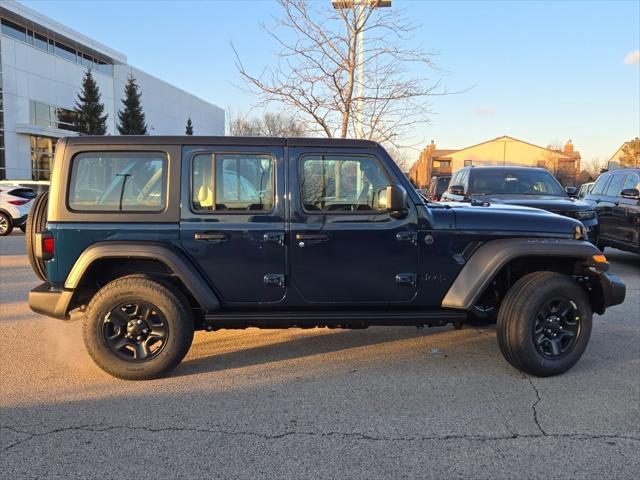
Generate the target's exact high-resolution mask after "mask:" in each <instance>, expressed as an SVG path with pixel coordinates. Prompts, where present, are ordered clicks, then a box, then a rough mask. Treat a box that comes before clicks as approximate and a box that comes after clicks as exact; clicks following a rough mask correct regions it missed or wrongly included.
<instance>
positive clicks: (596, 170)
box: [582, 157, 607, 180]
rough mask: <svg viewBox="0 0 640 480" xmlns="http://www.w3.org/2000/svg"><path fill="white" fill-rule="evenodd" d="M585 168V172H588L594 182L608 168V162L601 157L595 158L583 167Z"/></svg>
mask: <svg viewBox="0 0 640 480" xmlns="http://www.w3.org/2000/svg"><path fill="white" fill-rule="evenodd" d="M582 166H583V167H584V169H583V171H585V172H587V174H588V175H589V178H590V179H591V180H592V179H594V178H597V177H598V175H600V172H601V171H602V170H603V169H605V168H607V161H606V160H605V159H602V158H600V157H593V158H591V159H589V160H587V161H586V162H584V163H583V165H582Z"/></svg>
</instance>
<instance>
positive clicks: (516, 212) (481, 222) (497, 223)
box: [446, 202, 584, 238]
mask: <svg viewBox="0 0 640 480" xmlns="http://www.w3.org/2000/svg"><path fill="white" fill-rule="evenodd" d="M446 205H448V206H450V207H451V211H452V212H453V214H454V216H455V229H456V230H467V231H486V232H495V233H516V234H523V235H527V234H530V235H536V236H539V235H546V236H551V237H565V238H566V237H570V238H573V236H574V233H575V227H579V228H581V229H583V228H584V227H583V226H582V223H580V222H579V221H578V220H574V219H572V218H568V217H563V216H560V215H556V214H554V213H550V212H548V211H545V210H540V209H538V208H529V207H521V206H516V205H509V204H498V205H496V204H491V205H489V206H485V205H486V204H485V205H472V204H471V203H467V202H448V203H447V204H446Z"/></svg>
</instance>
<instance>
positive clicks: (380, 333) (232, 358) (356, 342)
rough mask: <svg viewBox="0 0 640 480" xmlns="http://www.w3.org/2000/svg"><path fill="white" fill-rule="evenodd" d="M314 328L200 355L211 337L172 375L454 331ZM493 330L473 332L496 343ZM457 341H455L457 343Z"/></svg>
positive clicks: (196, 345) (296, 357) (420, 337)
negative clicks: (479, 333) (280, 337)
mask: <svg viewBox="0 0 640 480" xmlns="http://www.w3.org/2000/svg"><path fill="white" fill-rule="evenodd" d="M313 330H315V331H316V332H318V331H319V332H320V333H315V332H314V333H315V334H313V335H311V336H310V335H309V334H308V333H309V331H306V330H302V331H301V332H302V333H300V334H299V336H295V337H293V338H291V337H288V338H285V339H283V340H276V341H273V342H271V343H268V344H263V345H255V342H254V341H252V340H251V339H250V338H251V337H252V335H250V334H249V333H248V332H247V333H245V334H244V335H247V338H246V339H243V338H242V337H241V336H237V337H235V338H236V339H237V340H239V341H240V342H242V344H244V345H246V348H245V347H243V345H242V344H238V343H236V344H235V345H234V346H233V349H232V350H228V351H223V352H218V351H213V352H212V351H211V350H210V349H207V353H205V354H204V355H199V352H198V350H199V349H200V348H199V347H201V348H204V347H206V346H207V345H208V344H215V342H216V339H215V338H212V339H211V340H209V341H207V342H205V343H201V344H194V347H192V351H193V353H194V354H195V355H197V357H196V358H189V357H187V358H186V359H185V360H184V361H183V362H182V363H181V365H180V366H179V367H178V368H177V369H176V370H175V371H174V372H173V374H172V375H171V376H172V377H175V376H188V375H197V374H201V373H206V372H217V371H222V370H230V369H235V368H244V367H251V366H256V365H261V364H267V363H272V362H280V361H286V360H295V359H301V358H305V357H311V356H314V355H323V354H327V353H335V352H340V351H345V350H351V349H357V348H363V347H371V346H376V345H383V344H392V343H394V342H402V341H405V340H409V341H416V342H420V340H421V339H422V338H424V337H435V336H444V335H445V334H448V333H452V328H451V327H438V328H432V329H424V330H416V329H415V328H411V327H398V328H393V327H391V328H389V327H381V328H376V327H372V328H369V329H366V330H328V329H313ZM465 330H466V329H465ZM492 331H493V329H488V330H487V331H486V333H487V335H474V340H476V341H486V342H495V337H493V332H492ZM240 332H242V331H240ZM260 332H261V333H260V334H261V335H264V334H266V333H267V332H273V331H270V330H261V331H260ZM325 332H326V333H325ZM489 332H491V333H489ZM207 335H216V334H215V333H213V334H207ZM465 336H466V335H465ZM447 337H448V336H447ZM450 340H451V339H450V338H447V343H448V342H449V341H450ZM468 340H469V339H468V338H459V339H458V341H459V343H460V344H462V343H465V342H466V341H468ZM458 341H456V342H455V343H456V345H457V344H458ZM252 344H253V345H252ZM436 350H437V349H436Z"/></svg>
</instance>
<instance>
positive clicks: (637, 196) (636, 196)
mask: <svg viewBox="0 0 640 480" xmlns="http://www.w3.org/2000/svg"><path fill="white" fill-rule="evenodd" d="M620 196H621V197H623V198H630V199H631V200H640V190H638V189H637V188H625V189H624V190H622V192H620Z"/></svg>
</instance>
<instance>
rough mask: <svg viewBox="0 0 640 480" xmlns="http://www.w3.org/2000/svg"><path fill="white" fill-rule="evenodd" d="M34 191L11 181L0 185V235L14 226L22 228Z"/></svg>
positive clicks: (3, 234)
mask: <svg viewBox="0 0 640 480" xmlns="http://www.w3.org/2000/svg"><path fill="white" fill-rule="evenodd" d="M34 198H36V194H35V192H34V191H33V190H32V189H31V188H24V187H21V186H19V185H13V184H11V183H4V184H1V185H0V237H4V236H5V235H9V234H10V233H11V232H12V231H13V229H14V228H20V229H24V228H25V224H26V222H27V216H28V214H29V209H30V208H31V204H32V202H33V199H34Z"/></svg>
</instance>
